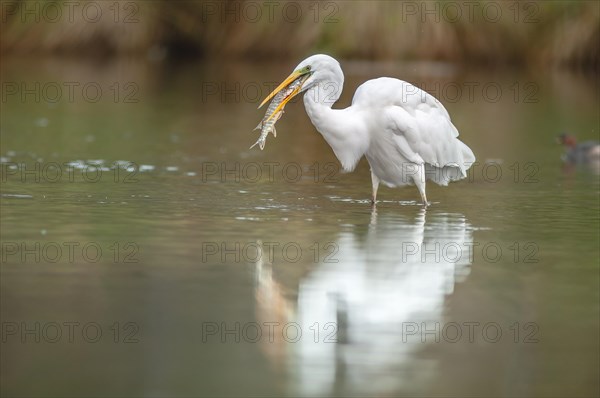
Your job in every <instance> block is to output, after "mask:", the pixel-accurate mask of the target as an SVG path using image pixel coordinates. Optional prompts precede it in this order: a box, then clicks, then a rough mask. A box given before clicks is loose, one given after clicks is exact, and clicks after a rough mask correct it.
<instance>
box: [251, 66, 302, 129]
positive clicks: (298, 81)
mask: <svg viewBox="0 0 600 398" xmlns="http://www.w3.org/2000/svg"><path fill="white" fill-rule="evenodd" d="M310 74H311V72H310V66H306V67H304V68H302V69H298V70H295V71H293V72H292V73H291V74H290V75H289V76H288V77H286V78H285V80H284V81H282V82H281V84H280V85H279V86H277V88H276V89H275V90H273V91H272V92H271V94H269V95H268V96H267V98H265V99H264V100H263V102H261V104H260V105H259V106H258V108H259V109H260V108H261V107H262V106H263V105H264V104H266V103H267V102H268V101H269V100H270V99H271V98H273V97H274V96H275V95H277V93H279V92H281V91H282V90H284V89H286V88H288V90H287V92H286V95H285V97H284V98H283V100H282V101H281V102H280V103H279V104H278V105H277V107H276V108H275V109H274V110H273V112H272V114H271V115H270V117H269V119H270V118H272V117H273V115H276V114H277V113H278V112H279V111H280V110H282V109H283V108H284V107H285V105H286V104H287V103H288V102H290V100H291V99H292V98H294V97H295V96H296V95H298V93H300V91H301V90H302V85H303V84H304V82H305V81H306V79H308V78H309V77H310ZM288 86H290V87H288Z"/></svg>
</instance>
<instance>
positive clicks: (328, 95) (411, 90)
mask: <svg viewBox="0 0 600 398" xmlns="http://www.w3.org/2000/svg"><path fill="white" fill-rule="evenodd" d="M301 78H302V79H301ZM298 82H300V83H298ZM291 84H295V85H297V84H299V86H296V87H295V88H294V89H293V90H290V89H289V88H288V86H290V85H291ZM343 84H344V74H343V73H342V69H341V67H340V64H339V62H338V61H336V60H335V59H334V58H332V57H330V56H328V55H323V54H317V55H313V56H311V57H308V58H307V59H305V60H304V61H302V62H300V64H299V65H298V66H297V67H296V68H295V69H294V71H293V72H292V74H290V75H289V76H288V77H287V78H286V79H285V80H284V81H283V82H282V83H281V84H280V85H279V86H278V87H277V88H276V89H275V90H273V92H272V93H271V94H269V95H268V96H267V98H265V100H264V101H263V102H262V104H261V105H260V106H262V105H264V104H265V103H266V102H267V101H269V100H270V99H271V98H273V97H276V99H275V100H274V102H276V104H275V105H276V106H274V109H270V110H269V111H268V112H267V115H265V117H266V118H267V119H269V118H271V119H270V120H273V118H278V117H279V116H280V111H281V110H282V109H283V107H284V106H285V104H286V103H287V102H289V101H290V100H291V99H292V98H293V97H294V96H296V95H297V94H299V93H302V92H305V94H304V107H305V108H306V113H307V114H308V116H309V118H310V120H311V122H312V124H313V125H314V126H315V127H316V129H317V130H318V131H319V133H321V135H323V138H324V139H325V141H327V143H328V144H329V146H330V147H331V148H332V149H333V152H334V153H335V155H336V157H337V158H338V160H339V161H340V163H341V164H342V168H343V170H344V171H347V172H349V171H352V170H354V168H355V167H356V165H357V163H358V161H359V160H360V159H361V158H362V157H363V155H364V156H366V158H367V161H368V162H369V165H370V167H371V180H372V183H373V194H372V197H371V200H372V202H373V203H375V202H376V200H377V189H378V187H379V183H384V184H385V185H387V186H389V187H399V186H404V185H412V184H414V185H416V186H417V189H418V190H419V193H420V194H421V199H422V200H423V204H424V205H425V206H427V205H428V203H427V196H426V194H425V181H426V180H427V179H429V180H432V181H433V182H435V183H436V184H439V185H443V186H446V185H448V183H449V182H450V181H456V180H460V179H463V178H465V177H466V176H467V170H468V169H469V167H470V166H471V165H472V163H473V162H474V161H475V156H474V155H473V151H471V149H470V148H469V147H468V146H466V145H465V144H464V143H463V142H461V141H460V140H459V139H458V138H457V137H458V130H457V129H456V127H454V125H453V124H452V122H451V121H450V116H449V115H448V111H446V109H445V108H444V106H443V105H442V104H441V103H440V102H439V101H438V100H437V99H436V98H435V97H433V96H432V95H430V94H428V93H426V92H425V91H423V90H421V89H419V88H417V87H416V86H414V85H412V84H410V83H407V82H405V81H402V80H398V79H393V78H389V77H381V78H378V79H373V80H368V81H366V82H365V83H363V84H362V85H361V86H359V87H358V89H357V90H356V93H355V94H354V98H353V99H352V105H351V106H349V107H348V108H345V109H332V105H333V104H334V103H335V102H336V101H337V100H338V99H339V98H340V95H341V92H342V86H343ZM283 90H285V94H284V95H283V96H281V95H279V96H278V94H279V93H280V92H282V91H283ZM271 105H274V104H273V103H272V104H271ZM260 106H259V108H260ZM269 108H271V106H270V107H269ZM263 125H264V124H263ZM266 135H267V134H264V136H265V138H266ZM259 141H260V140H259ZM262 146H264V140H263V143H262V145H261V147H262Z"/></svg>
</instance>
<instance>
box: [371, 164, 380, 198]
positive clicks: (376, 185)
mask: <svg viewBox="0 0 600 398" xmlns="http://www.w3.org/2000/svg"><path fill="white" fill-rule="evenodd" d="M371 182H372V183H373V195H372V196H371V203H372V204H375V203H377V189H378V188H379V178H377V176H376V175H375V174H373V170H371Z"/></svg>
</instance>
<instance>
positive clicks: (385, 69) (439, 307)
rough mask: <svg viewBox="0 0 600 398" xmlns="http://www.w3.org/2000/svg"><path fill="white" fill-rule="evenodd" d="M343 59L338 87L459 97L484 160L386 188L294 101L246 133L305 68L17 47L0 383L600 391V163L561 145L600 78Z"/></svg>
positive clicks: (8, 105) (5, 153)
mask: <svg viewBox="0 0 600 398" xmlns="http://www.w3.org/2000/svg"><path fill="white" fill-rule="evenodd" d="M342 66H343V68H344V70H345V72H346V86H345V87H346V92H345V93H344V94H343V96H342V99H341V103H342V104H343V106H346V105H348V104H349V101H350V98H351V96H352V93H353V92H354V89H355V88H356V87H357V85H358V84H359V83H360V82H362V81H364V80H366V79H368V78H371V77H376V76H380V75H391V76H397V77H401V78H404V79H406V80H410V81H413V82H415V83H418V84H419V85H420V86H421V87H425V88H429V89H430V91H432V93H433V94H435V95H437V96H438V97H442V102H444V104H445V105H446V107H447V108H448V110H449V112H450V114H451V115H452V117H453V120H454V122H455V124H456V125H457V126H458V128H459V130H460V131H461V138H462V139H463V140H464V141H465V142H466V143H467V144H468V145H469V146H470V147H471V148H472V149H473V151H474V152H475V154H476V156H477V158H478V161H479V162H480V163H479V164H477V165H476V166H475V167H474V168H473V169H472V171H471V174H470V176H469V179H468V180H466V181H462V182H459V183H454V184H451V185H450V186H449V187H447V188H441V187H437V186H434V185H431V184H430V185H429V186H428V198H429V200H431V201H432V202H433V204H432V206H431V207H429V208H428V209H426V210H425V209H423V208H422V207H421V206H420V204H419V195H418V192H417V191H416V189H415V188H414V187H413V188H404V189H393V190H392V189H387V188H381V189H380V193H379V199H380V201H379V203H378V204H377V207H376V208H375V209H373V208H372V207H371V206H370V203H369V198H370V189H371V188H370V187H371V184H370V176H369V170H368V165H367V164H366V162H365V161H364V160H363V161H362V162H361V163H360V165H359V167H358V169H357V171H356V172H354V173H352V174H343V173H341V172H340V170H339V166H338V163H337V161H336V159H335V157H334V155H333V154H332V152H331V150H330V149H329V148H328V146H327V145H326V143H325V142H324V141H323V140H322V138H321V137H320V136H319V135H318V134H317V133H316V132H315V131H314V129H313V127H312V126H311V125H310V121H309V120H308V118H307V116H306V114H305V112H304V110H303V109H302V108H303V107H302V104H301V102H300V101H294V103H292V104H290V105H288V107H287V111H286V114H285V115H284V118H283V119H282V120H281V121H280V122H279V123H278V135H277V137H276V138H273V137H269V138H268V141H267V146H266V148H265V150H264V151H262V152H261V151H259V150H249V149H248V148H249V146H250V145H251V144H252V143H254V141H255V140H256V134H257V133H256V132H254V133H252V132H251V129H252V128H253V127H254V126H255V125H256V123H257V122H258V121H259V120H260V118H261V117H262V111H257V110H256V106H257V104H258V102H259V100H260V98H259V97H263V96H264V95H266V94H267V91H268V88H269V87H271V86H267V85H264V84H265V82H268V83H270V84H271V85H272V84H273V83H275V82H276V81H277V80H280V79H281V78H283V77H284V76H286V75H287V72H289V69H290V67H291V65H286V64H283V65H275V64H273V65H252V64H242V65H240V64H237V65H229V64H225V65H223V64H221V65H214V64H195V63H192V64H184V65H171V66H167V65H164V66H155V65H147V64H145V63H138V62H128V61H120V62H117V63H108V64H105V65H91V64H85V63H77V62H73V63H68V62H67V63H65V62H64V61H53V60H46V61H43V62H36V63H32V62H29V61H27V60H22V61H19V60H3V75H2V80H3V87H4V89H3V95H5V97H4V98H3V100H2V122H1V125H0V128H1V144H2V148H1V151H0V156H1V157H2V158H1V159H0V161H1V163H0V164H1V166H2V176H1V177H2V190H1V195H2V196H1V207H0V209H1V211H2V214H1V216H2V225H1V230H0V231H1V239H2V264H1V269H0V270H1V273H2V274H1V285H0V286H1V301H0V307H1V317H2V357H1V362H2V363H1V365H2V375H1V384H2V393H3V394H6V395H10V396H13V395H21V396H32V395H47V396H51V395H52V396H56V395H63V396H67V395H72V396H85V395H92V394H93V395H102V396H111V395H119V396H122V395H135V396H146V395H148V396H166V395H169V396H193V395H210V396H214V395H228V396H230V395H253V396H257V395H277V396H278V395H282V394H283V395H293V396H340V395H349V394H354V395H362V396H373V395H378V396H381V395H390V396H398V395H410V396H432V395H441V396H466V395H469V396H531V395H536V396H550V395H551V396H593V395H598V393H599V391H598V372H599V354H598V352H599V348H600V347H599V343H598V331H599V315H598V314H599V310H600V308H599V307H600V306H599V304H598V303H599V280H598V272H599V264H598V263H599V261H598V258H599V247H598V239H599V233H598V226H599V213H598V212H599V206H598V205H599V203H598V197H599V196H598V195H599V184H598V174H597V170H596V168H595V166H594V165H592V166H582V167H579V166H573V165H565V164H563V163H562V161H561V154H562V149H561V148H560V147H559V146H558V145H557V144H556V142H555V137H556V135H558V134H559V133H561V132H563V131H569V132H572V133H573V134H575V135H577V136H578V137H579V138H581V139H593V138H595V137H596V138H597V136H598V125H599V115H598V105H599V99H598V82H597V80H590V79H589V78H584V77H580V76H573V75H569V74H561V73H557V74H554V75H535V76H533V75H528V74H526V73H516V72H508V71H504V72H501V71H495V70H490V71H470V70H461V69H458V68H449V67H439V66H436V67H431V66H428V65H418V64H417V65H413V64H410V63H406V64H363V63H356V62H342ZM36 82H38V83H40V86H39V87H40V89H39V90H38V91H37V94H36V92H35V89H34V93H33V94H24V96H22V91H21V88H22V86H21V84H23V83H25V84H27V85H28V86H25V87H26V88H31V87H34V88H35V87H36V86H35V83H36ZM52 82H55V83H57V85H58V86H59V87H62V89H61V90H62V97H61V98H60V99H59V100H58V101H49V100H50V99H53V98H55V97H53V96H52V95H53V94H52V91H51V90H52V89H55V88H56V87H55V86H53V85H52V84H50V85H49V83H52ZM65 82H76V83H80V85H79V86H73V87H74V91H73V98H72V99H70V98H68V96H69V93H68V92H67V89H66V88H65V87H66V86H65V85H64V83H65ZM90 83H94V84H96V85H97V86H99V87H100V88H101V90H102V94H101V96H100V97H99V98H96V97H93V95H92V91H91V90H92V89H89V90H90V91H89V92H87V93H85V94H84V92H83V87H84V86H85V85H86V84H90ZM115 83H117V85H116V86H115ZM129 83H133V85H130V86H127V84H129ZM7 84H8V85H7ZM236 84H237V86H236ZM9 85H10V87H9ZM469 85H471V86H472V87H483V86H486V85H487V86H493V85H495V86H494V87H500V89H501V90H502V94H501V96H500V97H499V98H498V99H497V100H496V99H495V97H492V96H491V94H490V93H491V92H490V93H485V94H484V92H483V91H482V90H483V89H482V90H479V89H475V90H474V91H473V96H472V97H469V95H467V93H466V92H464V91H463V93H462V95H460V96H459V97H456V95H455V94H453V93H452V92H451V90H452V89H456V87H458V88H459V89H462V90H466V88H465V87H469ZM97 86H95V87H97ZM14 87H16V88H17V93H16V94H12V91H10V90H9V89H11V90H12V89H13V88H14ZM78 87H82V90H79V89H78ZM257 87H258V88H259V90H258V91H257V90H256V88H257ZM44 90H46V92H44ZM252 90H255V91H252ZM92 97H93V98H92ZM125 98H128V99H129V100H131V101H133V102H131V101H126V100H125ZM71 332H72V333H71ZM99 333H101V334H99ZM38 340H39V341H38ZM32 380H35V382H32ZM107 380H109V381H110V382H107Z"/></svg>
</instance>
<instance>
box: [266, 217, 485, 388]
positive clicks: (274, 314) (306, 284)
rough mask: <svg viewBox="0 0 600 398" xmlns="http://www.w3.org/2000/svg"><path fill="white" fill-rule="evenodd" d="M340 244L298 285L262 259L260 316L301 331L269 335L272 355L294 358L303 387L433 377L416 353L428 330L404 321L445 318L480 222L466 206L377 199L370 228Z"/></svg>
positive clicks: (395, 383)
mask: <svg viewBox="0 0 600 398" xmlns="http://www.w3.org/2000/svg"><path fill="white" fill-rule="evenodd" d="M336 245H337V248H338V249H339V250H338V252H337V255H336V259H337V260H338V261H337V262H335V261H332V262H327V263H326V262H322V263H320V264H318V265H317V266H316V267H315V268H314V269H313V270H312V271H311V272H309V273H308V274H307V275H305V276H304V277H303V278H302V279H301V281H300V283H299V285H298V286H297V292H293V293H290V292H284V290H285V289H284V288H282V286H281V283H279V282H278V280H277V278H275V277H274V276H273V273H272V269H271V265H270V264H266V263H264V262H259V263H258V264H257V281H258V282H257V293H256V297H257V306H258V319H260V320H262V321H263V322H280V323H282V324H283V323H286V322H287V323H291V322H295V323H297V324H298V325H300V330H301V332H302V338H299V339H298V341H297V342H295V343H286V342H284V341H283V340H282V341H277V340H276V341H275V342H274V343H265V344H264V348H265V350H266V351H267V356H269V357H270V358H271V359H273V360H274V361H276V362H277V364H278V365H280V364H281V363H286V364H287V365H288V366H290V369H289V370H290V373H291V374H293V375H295V383H294V384H296V385H295V386H294V387H295V388H297V391H301V395H314V396H323V395H327V394H329V393H332V392H336V391H337V392H343V391H354V392H360V393H364V394H367V393H368V394H377V393H384V392H386V391H397V390H398V388H403V387H404V385H405V384H406V383H407V382H408V379H409V378H410V379H411V380H413V381H414V380H415V379H414V378H415V377H418V378H419V379H420V380H423V378H427V377H429V376H431V372H428V371H427V370H428V369H429V368H430V365H431V362H430V361H427V360H420V359H418V358H417V357H416V356H415V355H414V354H415V353H416V352H417V350H418V349H419V348H420V347H423V346H424V344H423V343H422V340H421V337H422V336H421V334H419V333H411V334H410V335H408V334H406V333H405V334H403V333H402V332H403V327H406V326H407V325H410V326H411V329H410V330H411V331H413V332H414V326H417V327H420V325H421V323H422V322H425V324H426V325H428V326H427V328H428V329H434V327H435V326H433V325H434V323H436V322H441V321H443V319H442V318H443V310H444V303H445V300H446V297H447V296H448V295H450V294H452V293H453V291H454V287H455V284H456V283H459V282H460V281H462V280H464V278H466V277H467V275H468V274H469V271H470V264H471V262H472V255H471V254H472V253H471V252H470V249H471V248H472V247H473V228H472V227H471V226H470V224H469V223H468V222H467V221H466V219H465V217H464V216H463V215H461V214H449V213H434V212H431V211H427V209H425V208H422V209H419V210H418V212H417V213H416V214H415V215H414V216H405V215H398V214H385V215H378V214H377V210H376V209H375V208H374V209H373V211H372V214H371V219H370V222H369V224H368V228H367V229H366V233H365V234H364V235H361V234H359V233H357V232H355V231H348V232H341V233H340V234H339V236H338V237H337V241H336ZM296 293H297V294H296ZM296 297H297V298H296ZM407 330H408V329H407ZM294 333H295V332H294ZM430 340H432V339H430ZM282 361H283V362H282Z"/></svg>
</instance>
